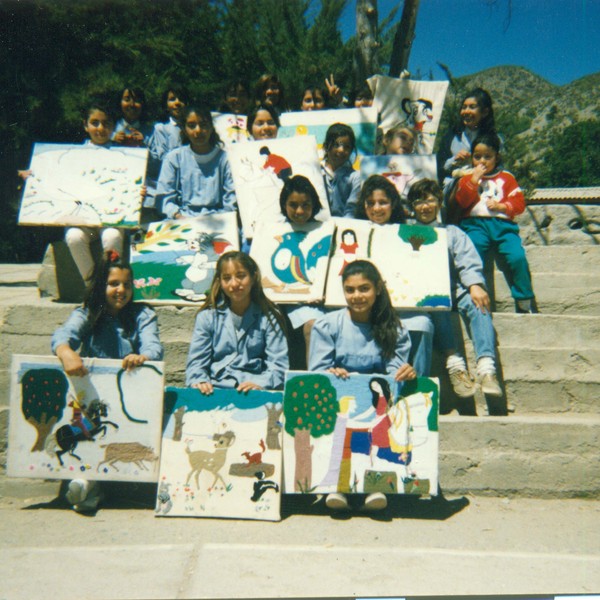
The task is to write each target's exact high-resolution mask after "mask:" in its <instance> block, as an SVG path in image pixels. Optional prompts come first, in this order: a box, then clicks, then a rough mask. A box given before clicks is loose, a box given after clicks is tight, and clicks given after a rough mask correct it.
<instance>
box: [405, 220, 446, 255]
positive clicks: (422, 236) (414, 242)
mask: <svg viewBox="0 0 600 600" xmlns="http://www.w3.org/2000/svg"><path fill="white" fill-rule="evenodd" d="M398 236H399V237H400V239H401V240H403V241H404V242H406V243H407V244H410V245H411V246H412V249H413V251H414V252H419V250H420V249H421V246H426V245H428V244H435V242H437V240H438V234H437V232H436V230H435V229H434V228H433V227H424V226H423V225H400V226H399V227H398Z"/></svg>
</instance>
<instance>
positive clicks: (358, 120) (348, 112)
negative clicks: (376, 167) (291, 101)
mask: <svg viewBox="0 0 600 600" xmlns="http://www.w3.org/2000/svg"><path fill="white" fill-rule="evenodd" d="M333 123H344V125H348V126H349V127H351V128H352V131H354V137H355V138H356V152H357V154H358V155H359V156H369V155H371V154H374V148H375V136H376V133H377V109H375V108H373V107H368V108H338V109H333V110H312V111H299V112H286V113H283V114H282V115H281V128H280V129H279V131H278V132H277V137H279V138H289V137H295V136H301V135H314V136H315V138H316V140H317V146H318V148H319V151H320V156H321V157H322V156H323V153H322V147H323V142H324V141H325V134H326V133H327V130H328V129H329V127H330V126H331V125H333Z"/></svg>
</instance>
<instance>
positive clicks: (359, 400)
mask: <svg viewBox="0 0 600 600" xmlns="http://www.w3.org/2000/svg"><path fill="white" fill-rule="evenodd" d="M283 414H284V434H283V447H284V472H285V489H286V492H287V493H300V494H302V493H315V494H327V493H331V492H343V493H367V494H369V493H373V492H383V493H386V494H418V495H432V496H435V495H437V490H438V415H439V384H438V381H437V379H430V378H418V379H415V380H413V381H408V382H404V383H398V382H395V381H394V379H393V378H392V377H388V376H384V375H360V374H358V373H355V374H352V375H350V377H348V379H338V378H337V377H335V375H332V374H331V373H311V372H307V371H289V372H288V373H287V375H286V382H285V390H284V396H283Z"/></svg>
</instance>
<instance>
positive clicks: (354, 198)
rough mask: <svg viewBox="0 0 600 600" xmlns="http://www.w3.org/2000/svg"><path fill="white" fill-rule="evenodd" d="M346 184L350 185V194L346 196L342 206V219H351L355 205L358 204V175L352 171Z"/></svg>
mask: <svg viewBox="0 0 600 600" xmlns="http://www.w3.org/2000/svg"><path fill="white" fill-rule="evenodd" d="M348 183H349V184H350V193H349V194H348V199H347V200H346V204H345V206H344V217H348V218H349V219H353V218H354V213H355V212H356V205H357V203H358V196H359V194H360V186H361V180H360V173H359V172H358V171H355V170H354V169H353V170H352V172H351V173H350V178H349V182H348Z"/></svg>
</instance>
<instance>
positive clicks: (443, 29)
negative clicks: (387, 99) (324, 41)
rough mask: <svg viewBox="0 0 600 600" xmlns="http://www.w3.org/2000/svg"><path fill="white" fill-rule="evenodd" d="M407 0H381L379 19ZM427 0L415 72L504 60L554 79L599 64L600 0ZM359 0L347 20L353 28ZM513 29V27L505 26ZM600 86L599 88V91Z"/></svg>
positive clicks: (458, 72)
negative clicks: (440, 66)
mask: <svg viewBox="0 0 600 600" xmlns="http://www.w3.org/2000/svg"><path fill="white" fill-rule="evenodd" d="M398 4H400V9H399V11H398V15H397V20H398V21H399V20H400V17H401V14H402V5H403V3H402V0H378V10H379V21H380V22H381V20H382V19H383V18H384V17H385V16H387V15H388V14H389V12H390V10H391V9H392V8H393V7H394V6H396V5H398ZM508 4H509V3H508V0H496V1H495V2H493V0H421V2H420V6H419V12H418V16H417V27H416V37H415V40H414V42H413V47H412V50H411V54H410V60H409V71H411V72H412V73H416V72H417V70H418V69H420V71H421V75H422V76H423V77H428V76H429V71H430V70H431V72H432V73H433V78H434V79H446V76H445V74H444V72H443V71H442V69H440V68H439V66H438V65H437V63H438V62H441V63H444V64H446V65H447V66H448V67H449V69H450V71H451V73H452V75H453V76H454V77H461V76H463V75H472V74H474V73H477V72H479V71H482V70H484V69H487V68H489V67H494V66H500V65H516V66H521V67H525V68H526V69H529V70H530V71H533V72H534V73H536V74H537V75H540V76H541V77H543V78H544V79H547V80H548V81H550V82H551V83H553V84H555V85H564V84H567V83H570V82H571V81H575V80H576V79H579V78H581V77H583V76H585V75H589V74H591V73H597V72H598V71H600V35H599V30H600V0H512V13H511V15H510V22H509V23H507V22H506V21H507V17H508ZM355 9H356V0H349V2H348V5H347V7H346V9H345V11H344V14H343V16H342V19H341V20H340V30H341V32H342V37H343V39H344V40H346V39H347V38H348V37H350V36H351V35H354V33H355V30H356V20H355V15H354V13H355ZM505 28H506V29H505ZM599 93H600V91H599Z"/></svg>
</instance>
